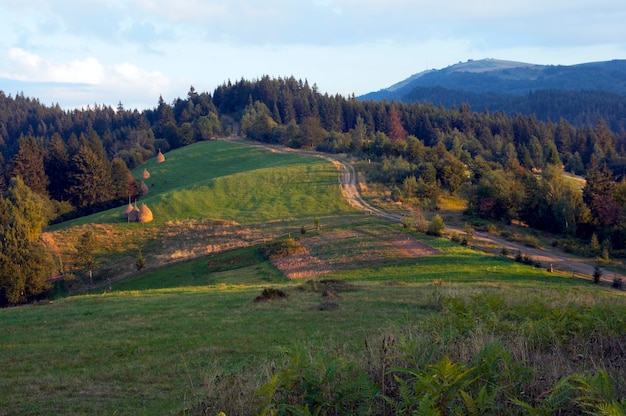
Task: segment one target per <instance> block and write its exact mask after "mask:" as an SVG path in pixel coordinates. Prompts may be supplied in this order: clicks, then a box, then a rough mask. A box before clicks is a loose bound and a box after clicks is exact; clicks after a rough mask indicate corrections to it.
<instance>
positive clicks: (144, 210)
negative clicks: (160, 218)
mask: <svg viewBox="0 0 626 416" xmlns="http://www.w3.org/2000/svg"><path fill="white" fill-rule="evenodd" d="M153 219H154V218H153V216H152V211H150V208H148V206H147V205H146V204H143V203H142V204H141V209H140V210H139V219H138V220H139V222H150V221H152V220H153Z"/></svg>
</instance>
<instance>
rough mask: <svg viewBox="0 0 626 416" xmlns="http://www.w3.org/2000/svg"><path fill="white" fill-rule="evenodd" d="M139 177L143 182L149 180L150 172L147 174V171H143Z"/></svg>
mask: <svg viewBox="0 0 626 416" xmlns="http://www.w3.org/2000/svg"><path fill="white" fill-rule="evenodd" d="M141 176H142V177H143V179H144V180H146V179H150V172H148V169H144V170H143V174H142V175H141Z"/></svg>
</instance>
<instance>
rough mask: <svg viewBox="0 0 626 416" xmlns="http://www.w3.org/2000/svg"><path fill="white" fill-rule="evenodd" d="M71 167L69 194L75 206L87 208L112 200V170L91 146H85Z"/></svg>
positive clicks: (72, 161)
mask: <svg viewBox="0 0 626 416" xmlns="http://www.w3.org/2000/svg"><path fill="white" fill-rule="evenodd" d="M70 165H71V174H70V175H71V176H70V183H71V186H70V189H69V194H70V197H71V199H72V203H73V204H74V206H76V207H78V208H86V207H89V206H91V205H95V204H98V203H100V202H104V201H108V200H109V199H110V198H111V195H112V192H111V190H112V189H111V188H112V184H111V175H110V170H109V169H107V166H106V165H105V163H104V162H103V161H102V159H100V158H99V157H98V156H97V155H96V154H95V153H94V151H93V150H92V149H91V148H90V147H89V146H87V145H85V144H83V145H82V146H81V147H80V149H79V151H78V153H77V154H76V155H75V156H74V157H73V158H72V160H71V163H70Z"/></svg>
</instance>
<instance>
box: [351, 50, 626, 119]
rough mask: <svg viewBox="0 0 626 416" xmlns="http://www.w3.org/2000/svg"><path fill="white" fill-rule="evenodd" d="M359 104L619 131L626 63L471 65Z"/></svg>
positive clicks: (408, 82) (415, 79) (625, 102)
mask: <svg viewBox="0 0 626 416" xmlns="http://www.w3.org/2000/svg"><path fill="white" fill-rule="evenodd" d="M359 99H361V100H374V101H382V100H388V101H391V100H395V101H402V102H415V101H420V102H429V103H432V104H434V105H439V104H441V105H443V106H445V107H451V106H457V107H458V106H460V105H461V104H463V103H466V104H469V105H470V107H471V108H472V109H474V110H476V111H482V110H484V109H488V110H490V111H504V112H506V113H509V114H513V113H516V112H519V113H522V114H535V115H536V116H537V117H538V118H540V119H544V120H546V119H548V118H550V119H552V120H555V121H558V120H559V119H560V118H564V119H566V120H568V121H570V122H571V123H573V124H575V125H578V126H581V125H590V124H594V123H597V122H598V120H599V119H600V118H603V119H605V120H607V122H608V123H609V124H610V126H611V128H612V129H613V130H614V131H616V132H619V131H622V130H623V129H625V128H626V115H625V114H624V108H626V107H625V106H626V60H612V61H605V62H591V63H584V64H577V65H570V66H563V65H537V64H529V63H524V62H515V61H505V60H499V59H481V60H475V61H474V60H469V61H467V62H459V63H458V64H455V65H451V66H449V67H447V68H444V69H439V70H435V69H433V70H427V71H423V72H420V73H417V74H414V75H412V76H410V77H409V78H407V79H405V80H402V81H400V82H398V83H395V84H393V85H391V86H390V87H388V88H384V89H382V90H379V91H376V92H370V93H368V94H365V95H362V96H360V97H359ZM571 100H574V101H575V102H573V103H572V102H571ZM620 109H621V110H620Z"/></svg>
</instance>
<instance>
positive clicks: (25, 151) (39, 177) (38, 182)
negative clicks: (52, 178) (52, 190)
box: [9, 136, 49, 195]
mask: <svg viewBox="0 0 626 416" xmlns="http://www.w3.org/2000/svg"><path fill="white" fill-rule="evenodd" d="M44 154H45V150H44V148H43V144H42V143H41V141H40V140H37V139H35V138H34V137H32V136H22V137H21V138H20V139H19V151H18V153H17V154H16V155H15V156H14V157H13V158H12V159H11V163H10V164H9V176H11V177H14V176H19V177H21V178H22V180H23V181H24V183H25V184H26V186H28V187H29V188H30V189H31V190H32V191H33V192H36V193H38V194H40V195H47V194H48V183H49V179H48V175H46V171H45V168H44Z"/></svg>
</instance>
